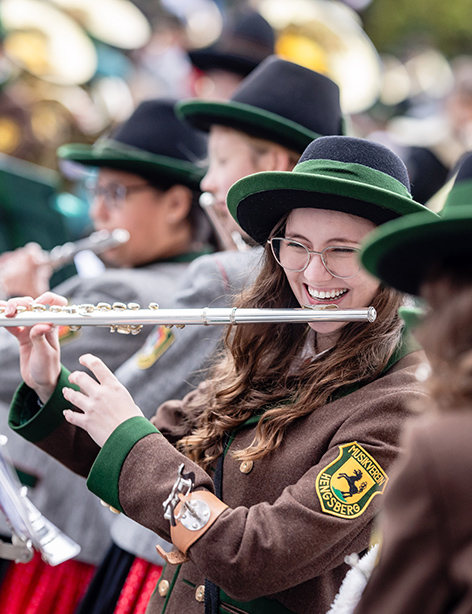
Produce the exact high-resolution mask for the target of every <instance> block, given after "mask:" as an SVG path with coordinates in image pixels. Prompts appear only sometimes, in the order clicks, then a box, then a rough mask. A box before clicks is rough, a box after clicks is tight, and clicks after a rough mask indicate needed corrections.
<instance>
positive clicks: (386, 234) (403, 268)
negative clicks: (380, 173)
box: [361, 154, 472, 296]
mask: <svg viewBox="0 0 472 614" xmlns="http://www.w3.org/2000/svg"><path fill="white" fill-rule="evenodd" d="M471 238H472V154H469V155H468V156H467V157H466V158H464V159H463V161H462V163H461V166H460V168H459V171H458V173H457V177H456V179H455V182H454V185H453V187H452V188H451V191H450V192H449V195H448V197H447V199H446V202H445V204H444V207H443V209H442V211H441V212H440V214H439V216H431V215H430V214H429V215H425V214H416V215H413V216H411V217H408V218H405V219H403V220H396V221H395V222H391V223H389V224H387V225H385V226H384V227H382V228H379V229H378V230H376V231H375V232H374V233H372V234H371V235H370V236H369V237H368V238H367V240H366V242H365V244H364V245H363V249H362V253H361V260H362V263H363V265H364V266H365V268H366V269H367V270H368V271H370V272H371V273H372V274H373V275H375V276H376V277H378V278H380V279H381V280H382V281H384V282H385V283H387V284H389V285H391V286H393V287H394V288H398V289H399V290H402V291H403V292H407V293H409V294H413V295H416V296H418V295H419V294H420V287H421V284H422V283H423V281H424V280H425V279H426V277H427V275H428V273H429V272H430V271H431V268H432V266H433V265H434V264H435V263H440V262H442V261H445V260H451V259H455V258H458V259H462V260H464V261H467V259H470V258H472V240H471Z"/></svg>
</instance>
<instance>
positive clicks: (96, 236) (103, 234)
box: [46, 228, 129, 271]
mask: <svg viewBox="0 0 472 614" xmlns="http://www.w3.org/2000/svg"><path fill="white" fill-rule="evenodd" d="M128 240H129V232H128V231H127V230H125V229H124V228H115V230H111V231H110V230H97V231H96V232H92V234H91V235H89V236H88V237H85V238H84V239H79V240H78V241H73V242H72V241H69V242H68V243H64V245H56V247H53V248H52V250H51V251H50V252H46V256H47V258H48V264H50V265H51V266H52V268H53V270H54V271H56V270H57V269H60V268H61V267H63V266H65V265H66V264H69V263H70V262H72V260H73V259H74V257H75V256H76V254H78V253H79V252H82V251H84V250H90V251H92V252H93V253H94V254H101V253H102V252H104V251H106V250H107V249H111V248H112V247H117V246H118V245H122V244H123V243H126V242H127V241H128Z"/></svg>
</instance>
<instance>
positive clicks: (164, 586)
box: [158, 580, 170, 597]
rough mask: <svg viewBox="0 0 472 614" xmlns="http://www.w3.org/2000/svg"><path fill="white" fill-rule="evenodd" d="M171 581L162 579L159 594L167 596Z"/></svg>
mask: <svg viewBox="0 0 472 614" xmlns="http://www.w3.org/2000/svg"><path fill="white" fill-rule="evenodd" d="M169 586H170V584H169V582H168V581H167V580H161V581H160V582H159V585H158V589H159V595H160V596H161V597H165V596H166V595H167V593H168V592H169Z"/></svg>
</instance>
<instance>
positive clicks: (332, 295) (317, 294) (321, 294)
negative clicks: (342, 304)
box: [307, 286, 349, 301]
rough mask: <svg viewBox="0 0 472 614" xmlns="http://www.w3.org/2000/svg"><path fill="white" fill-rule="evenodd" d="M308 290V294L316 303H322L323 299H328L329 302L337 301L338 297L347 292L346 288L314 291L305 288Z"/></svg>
mask: <svg viewBox="0 0 472 614" xmlns="http://www.w3.org/2000/svg"><path fill="white" fill-rule="evenodd" d="M307 289H308V294H309V295H310V296H311V297H312V298H315V299H316V300H318V301H322V300H323V299H324V300H326V299H329V300H331V301H332V300H333V299H337V298H339V297H340V296H342V295H343V294H346V292H349V290H347V288H344V289H343V290H327V291H324V290H321V291H318V290H314V289H313V288H309V287H308V286H307Z"/></svg>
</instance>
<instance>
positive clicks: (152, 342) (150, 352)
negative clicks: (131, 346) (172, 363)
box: [136, 326, 175, 369]
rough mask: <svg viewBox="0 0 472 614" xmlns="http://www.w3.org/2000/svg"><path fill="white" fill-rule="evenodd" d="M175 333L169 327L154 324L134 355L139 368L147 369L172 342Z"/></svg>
mask: <svg viewBox="0 0 472 614" xmlns="http://www.w3.org/2000/svg"><path fill="white" fill-rule="evenodd" d="M174 341H175V335H174V333H173V331H172V330H171V329H170V328H166V327H165V326H156V327H155V328H154V329H153V330H152V332H151V333H150V334H149V335H148V337H147V338H146V341H145V343H144V345H143V346H142V348H141V349H140V350H139V352H138V354H137V356H136V364H137V366H138V368H139V369H149V367H152V365H153V364H154V363H155V362H156V360H157V359H158V358H160V357H161V356H162V354H164V352H165V351H166V350H167V349H168V348H169V347H170V346H171V345H172V344H173V343H174Z"/></svg>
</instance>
